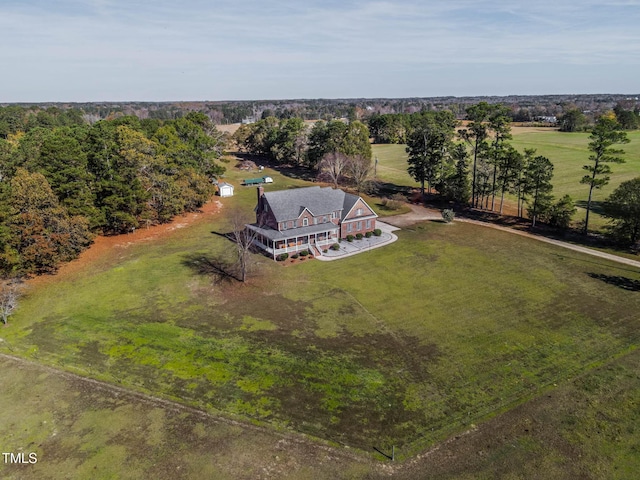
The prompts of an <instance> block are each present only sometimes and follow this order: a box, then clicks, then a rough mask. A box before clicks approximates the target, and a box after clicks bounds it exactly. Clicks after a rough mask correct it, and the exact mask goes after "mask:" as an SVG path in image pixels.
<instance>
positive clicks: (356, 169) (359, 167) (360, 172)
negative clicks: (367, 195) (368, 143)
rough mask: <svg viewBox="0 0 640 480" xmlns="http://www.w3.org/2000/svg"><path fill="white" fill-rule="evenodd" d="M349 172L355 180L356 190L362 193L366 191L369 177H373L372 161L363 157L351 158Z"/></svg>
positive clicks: (348, 163) (348, 166)
mask: <svg viewBox="0 0 640 480" xmlns="http://www.w3.org/2000/svg"><path fill="white" fill-rule="evenodd" d="M347 172H348V173H349V175H350V176H351V178H352V179H353V182H354V183H355V187H356V190H357V191H358V193H360V192H362V191H364V190H366V188H367V186H368V183H369V177H370V176H371V160H370V159H368V158H366V157H363V156H362V155H356V156H355V157H349V159H348V162H347Z"/></svg>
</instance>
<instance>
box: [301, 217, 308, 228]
mask: <svg viewBox="0 0 640 480" xmlns="http://www.w3.org/2000/svg"><path fill="white" fill-rule="evenodd" d="M308 225H309V219H308V218H303V219H302V226H303V227H306V226H308Z"/></svg>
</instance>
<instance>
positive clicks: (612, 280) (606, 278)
mask: <svg viewBox="0 0 640 480" xmlns="http://www.w3.org/2000/svg"><path fill="white" fill-rule="evenodd" d="M589 276H590V277H591V278H595V279H597V280H602V281H603V282H605V283H608V284H609V285H615V286H616V287H620V288H622V289H624V290H628V291H630V292H640V280H633V279H631V278H627V277H622V276H619V275H604V274H602V273H590V274H589Z"/></svg>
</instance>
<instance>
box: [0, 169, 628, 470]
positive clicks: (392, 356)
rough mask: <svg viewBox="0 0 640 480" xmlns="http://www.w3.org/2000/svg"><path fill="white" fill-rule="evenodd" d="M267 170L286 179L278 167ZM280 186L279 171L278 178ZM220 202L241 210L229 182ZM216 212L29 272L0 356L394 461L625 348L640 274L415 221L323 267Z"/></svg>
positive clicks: (249, 198)
mask: <svg viewBox="0 0 640 480" xmlns="http://www.w3.org/2000/svg"><path fill="white" fill-rule="evenodd" d="M276 181H277V182H282V183H281V184H280V186H283V185H284V182H287V181H289V180H287V179H284V178H282V177H280V176H276ZM294 183H295V182H294ZM238 190H239V193H238V195H237V196H236V197H233V198H230V199H224V204H225V207H223V212H224V208H230V207H231V206H233V205H234V204H235V205H238V206H249V205H251V206H252V205H253V198H254V195H255V189H237V191H238ZM226 228H227V227H226V225H225V221H224V218H223V216H222V215H221V217H220V218H219V219H218V220H216V221H213V222H210V223H208V222H202V223H198V224H194V225H193V226H191V227H189V228H186V229H182V230H179V231H176V232H175V234H174V235H173V236H170V237H166V238H163V239H162V240H159V241H157V242H154V243H148V244H139V245H132V246H130V247H128V248H124V249H118V250H114V251H113V252H111V253H109V254H108V255H107V256H106V257H104V258H102V259H101V261H100V262H99V263H97V264H96V265H87V266H86V268H84V269H75V270H74V271H73V273H71V274H69V275H66V276H63V277H60V278H58V279H55V280H54V281H51V282H43V283H42V284H39V285H36V286H34V287H33V288H32V290H31V291H30V293H29V295H28V297H27V298H25V299H24V300H23V303H22V306H21V308H20V310H19V311H18V313H17V314H16V315H15V317H14V318H12V321H11V325H10V327H8V328H6V329H4V330H3V332H2V337H3V339H4V341H3V342H2V343H1V344H0V349H1V350H2V351H7V352H11V353H14V354H19V355H23V356H25V357H28V358H33V359H36V360H37V361H39V362H42V363H47V364H51V365H55V366H59V367H62V368H65V369H68V370H71V371H73V372H77V373H80V374H82V375H86V376H89V377H94V378H97V379H101V380H106V381H108V382H112V383H116V384H121V385H123V386H126V387H129V388H133V389H135V390H138V391H141V392H147V393H152V394H154V395H159V396H161V397H165V398H168V399H173V400H177V401H179V402H182V403H184V404H187V405H191V406H194V407H197V408H200V409H202V410H205V411H207V412H211V413H215V414H221V415H223V416H227V417H230V418H240V419H244V420H250V421H252V422H255V423H257V424H261V425H269V426H271V427H274V428H276V429H283V430H284V431H295V432H300V433H305V434H308V435H311V436H313V437H316V438H318V439H320V440H322V441H326V442H330V443H331V444H335V445H347V446H350V447H355V448H357V449H361V450H363V451H366V452H371V451H372V447H374V446H376V447H379V448H382V449H387V450H388V449H389V448H390V447H391V446H395V447H396V450H397V453H398V456H399V458H401V459H402V458H405V459H406V458H409V457H410V456H412V455H414V454H415V453H417V452H419V451H421V450H422V449H424V448H426V447H428V446H429V445H433V444H434V443H436V442H438V441H440V440H442V439H444V438H446V437H447V436H449V435H450V434H452V433H454V432H458V431H462V430H465V429H467V428H469V426H470V425H471V424H473V423H478V422H480V421H482V420H484V419H486V418H488V417H491V416H493V415H496V414H498V413H500V412H502V411H504V410H508V409H510V408H512V407H513V406H514V405H517V404H519V403H521V402H523V401H525V400H527V399H529V398H532V397H535V396H537V395H539V394H540V392H541V391H543V390H545V389H547V388H549V387H550V386H551V385H553V384H554V383H559V382H563V381H565V380H566V379H567V378H570V377H573V376H575V375H578V374H580V373H581V372H584V371H585V370H589V369H590V368H592V367H593V366H594V365H597V364H599V363H600V362H603V361H605V360H606V359H609V358H611V357H612V356H615V355H617V354H619V353H621V352H624V351H627V350H628V349H629V348H631V347H632V346H634V345H636V344H637V341H638V333H637V332H638V323H639V322H640V318H639V315H638V313H637V312H638V311H640V297H639V296H638V292H637V291H633V289H632V290H629V289H628V288H622V287H626V286H628V285H632V286H633V285H638V282H640V273H639V272H637V271H633V269H629V268H624V267H620V266H617V265H614V264H610V263H607V262H605V261H601V260H594V259H592V258H589V257H584V256H582V255H579V254H574V253H568V252H566V251H564V250H561V249H558V248H555V247H553V246H548V245H545V244H541V243H539V242H535V241H533V240H530V239H526V238H519V237H518V238H513V237H512V236H509V235H507V234H504V233H502V232H497V231H493V230H490V229H486V228H481V227H477V226H474V225H468V224H453V225H444V224H440V223H426V224H421V225H417V226H416V227H415V228H413V229H412V230H405V231H400V232H399V237H400V240H399V241H398V242H396V243H394V244H392V245H389V246H386V247H384V248H381V249H378V250H374V251H372V252H368V253H365V254H362V255H359V256H355V257H351V258H348V259H344V260H341V261H338V262H331V263H322V262H317V261H313V260H308V261H306V262H304V263H302V264H299V265H294V266H289V267H283V266H282V265H279V264H276V263H274V262H272V261H270V260H268V259H266V258H265V257H261V256H256V257H255V261H256V263H257V264H258V265H257V269H256V272H255V274H254V275H253V277H252V279H251V281H250V282H249V283H248V284H247V285H238V284H237V283H234V282H224V281H222V282H214V281H213V279H212V278H211V277H210V276H208V275H206V274H204V273H203V272H205V270H206V269H203V268H202V266H203V265H206V264H207V262H210V261H215V260H216V259H218V258H220V257H224V256H226V255H228V251H229V249H230V248H231V246H230V244H229V243H228V241H227V240H226V239H224V238H222V237H220V236H219V235H215V234H212V232H221V231H222V232H223V231H225V229H226Z"/></svg>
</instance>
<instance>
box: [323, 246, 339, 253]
mask: <svg viewBox="0 0 640 480" xmlns="http://www.w3.org/2000/svg"><path fill="white" fill-rule="evenodd" d="M338 248H340V247H338ZM328 251H329V249H327V248H323V249H322V253H327V252H328Z"/></svg>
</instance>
